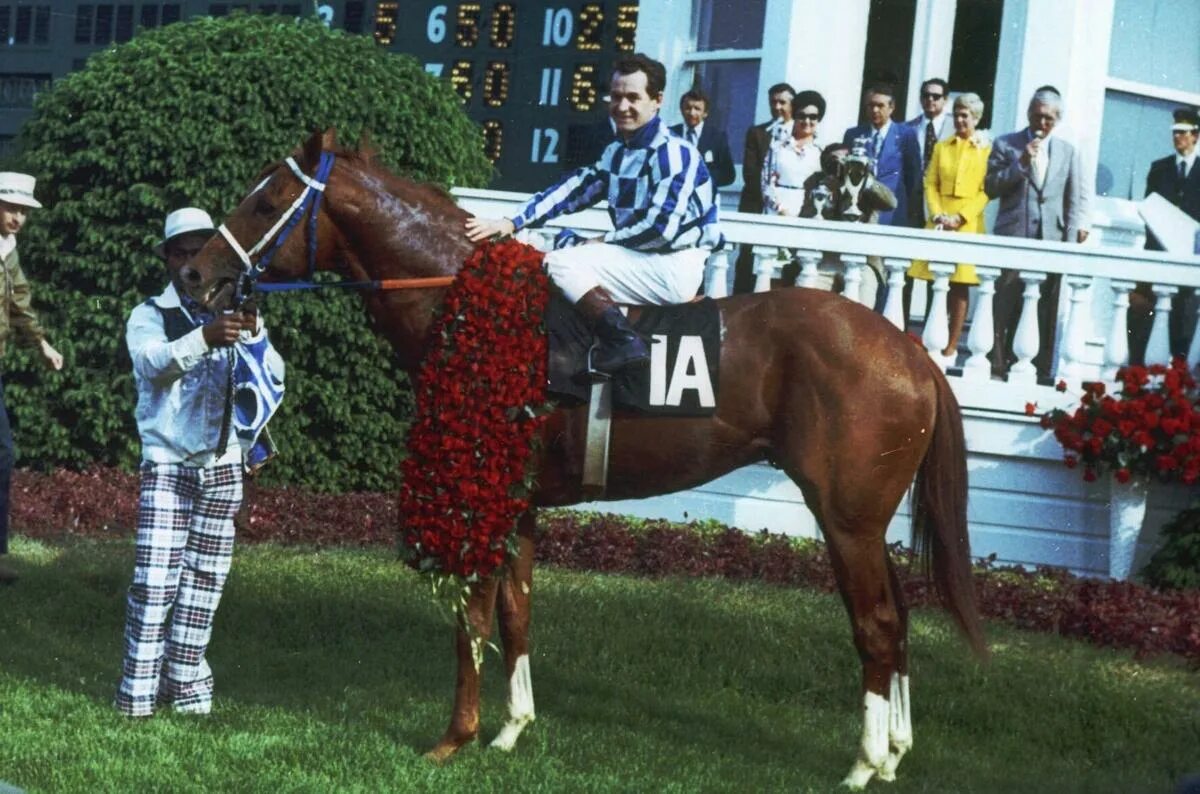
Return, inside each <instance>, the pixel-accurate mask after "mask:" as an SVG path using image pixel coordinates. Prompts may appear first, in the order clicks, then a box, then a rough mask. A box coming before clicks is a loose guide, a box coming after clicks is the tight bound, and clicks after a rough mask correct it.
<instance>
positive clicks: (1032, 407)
mask: <svg viewBox="0 0 1200 794" xmlns="http://www.w3.org/2000/svg"><path fill="white" fill-rule="evenodd" d="M1035 413H1037V403H1025V415H1026V416H1033V415H1034V414H1035Z"/></svg>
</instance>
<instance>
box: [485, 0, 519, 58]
mask: <svg viewBox="0 0 1200 794" xmlns="http://www.w3.org/2000/svg"><path fill="white" fill-rule="evenodd" d="M516 26H517V10H516V9H515V8H513V5H512V3H496V4H495V5H493V6H492V26H491V33H490V34H489V36H488V38H489V39H490V41H491V42H492V46H493V47H495V48H496V49H498V50H504V49H508V48H509V47H511V46H512V43H513V30H514V29H515V28H516Z"/></svg>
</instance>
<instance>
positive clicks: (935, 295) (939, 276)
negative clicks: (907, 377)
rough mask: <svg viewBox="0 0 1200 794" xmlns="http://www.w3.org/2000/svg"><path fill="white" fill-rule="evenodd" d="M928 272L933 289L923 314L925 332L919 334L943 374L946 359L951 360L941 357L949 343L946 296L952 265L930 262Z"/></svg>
mask: <svg viewBox="0 0 1200 794" xmlns="http://www.w3.org/2000/svg"><path fill="white" fill-rule="evenodd" d="M929 270H930V272H931V273H933V288H932V289H931V290H930V296H929V311H928V312H926V314H925V332H924V333H923V334H921V341H922V342H923V343H924V345H925V350H927V351H928V352H929V355H930V357H931V358H933V360H934V361H936V362H937V363H938V366H940V367H941V368H942V371H943V372H944V371H945V370H946V368H947V367H948V366H949V365H950V363H951V362H948V361H947V360H946V359H947V358H951V359H952V358H953V357H952V356H942V351H943V350H944V349H945V348H946V345H947V344H948V343H949V342H950V328H949V325H948V322H949V321H948V318H949V313H948V312H947V310H946V296H947V295H948V294H949V293H950V274H952V273H953V272H954V265H951V264H946V263H944V262H930V263H929Z"/></svg>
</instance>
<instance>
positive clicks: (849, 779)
mask: <svg viewBox="0 0 1200 794" xmlns="http://www.w3.org/2000/svg"><path fill="white" fill-rule="evenodd" d="M873 777H875V767H873V766H871V765H870V764H867V763H865V762H863V761H856V762H855V764H854V766H853V767H852V768H851V769H850V774H848V775H846V778H845V780H843V781H842V785H843V786H845V787H846V788H848V789H850V790H851V791H862V790H863V789H864V788H866V786H867V783H869V782H870V780H871V778H873Z"/></svg>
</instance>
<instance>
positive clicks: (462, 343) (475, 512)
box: [400, 240, 548, 611]
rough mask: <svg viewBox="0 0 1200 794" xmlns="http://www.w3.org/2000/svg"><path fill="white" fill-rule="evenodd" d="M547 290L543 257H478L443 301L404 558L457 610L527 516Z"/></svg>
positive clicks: (416, 446)
mask: <svg viewBox="0 0 1200 794" xmlns="http://www.w3.org/2000/svg"><path fill="white" fill-rule="evenodd" d="M547 295H548V280H547V277H546V274H545V273H544V272H543V271H542V254H541V253H540V252H539V251H537V250H536V249H534V248H531V247H530V246H527V245H524V244H522V243H518V242H516V241H514V240H508V241H504V242H499V243H484V244H482V245H480V246H479V247H478V248H476V249H475V251H474V253H473V254H472V255H471V257H470V258H469V259H468V260H467V262H466V264H465V265H464V267H463V269H462V270H461V271H460V272H459V274H458V277H457V278H456V279H455V281H454V283H453V284H452V285H451V287H450V289H449V292H448V293H447V295H446V300H445V304H444V305H443V308H442V315H441V317H440V318H439V319H438V320H437V321H436V322H435V324H434V327H433V330H432V332H431V335H430V348H429V351H428V353H427V355H426V357H425V361H424V363H423V364H422V366H421V371H420V376H419V378H420V379H419V381H418V384H417V395H416V397H417V418H416V420H415V422H414V423H413V424H412V425H411V426H410V427H409V432H408V441H407V448H408V457H407V458H406V459H405V461H404V462H403V463H402V464H401V474H402V476H403V484H402V485H401V487H400V517H401V522H402V525H403V526H402V529H401V553H402V555H403V556H404V558H405V560H406V561H407V562H408V564H409V565H411V566H412V567H413V568H416V569H417V570H418V571H421V572H422V573H424V574H427V575H429V576H430V577H431V581H432V584H433V590H434V594H435V596H444V597H448V598H450V599H452V600H453V607H454V608H455V609H456V611H461V609H462V607H463V606H464V605H465V596H466V592H467V588H468V587H469V586H470V584H472V583H474V582H478V581H482V580H484V579H486V578H487V577H488V576H489V575H491V574H492V572H493V571H495V570H496V568H498V567H499V566H500V565H502V564H503V563H504V561H505V558H506V555H507V553H508V552H509V550H510V547H509V543H510V538H511V536H512V534H513V532H512V531H513V529H514V527H515V525H516V521H517V519H518V518H519V517H520V516H521V514H522V513H524V512H525V511H526V510H528V509H529V506H530V493H531V491H532V486H533V471H532V466H531V465H530V463H531V461H532V459H533V452H534V445H535V443H536V442H537V439H538V434H539V431H540V429H541V426H542V422H543V419H544V417H545V415H546V414H547V413H548V410H547V408H548V404H547V401H546V335H545V333H544V330H543V327H542V319H543V315H544V313H545V308H546V299H547Z"/></svg>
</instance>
